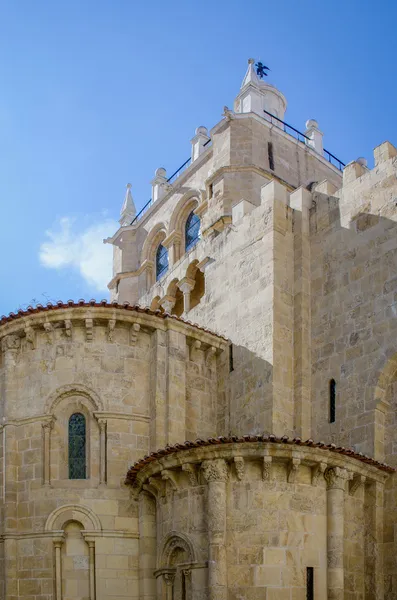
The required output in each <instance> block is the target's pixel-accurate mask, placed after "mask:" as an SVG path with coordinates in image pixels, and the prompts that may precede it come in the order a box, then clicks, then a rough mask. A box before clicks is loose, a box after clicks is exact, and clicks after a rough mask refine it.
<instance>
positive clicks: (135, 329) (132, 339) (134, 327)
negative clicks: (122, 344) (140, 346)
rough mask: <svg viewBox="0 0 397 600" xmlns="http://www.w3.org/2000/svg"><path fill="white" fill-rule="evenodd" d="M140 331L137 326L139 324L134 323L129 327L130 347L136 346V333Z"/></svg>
mask: <svg viewBox="0 0 397 600" xmlns="http://www.w3.org/2000/svg"><path fill="white" fill-rule="evenodd" d="M140 329H141V326H140V325H139V323H134V324H133V325H132V326H131V329H130V344H131V346H135V345H136V342H137V339H138V333H139V331H140Z"/></svg>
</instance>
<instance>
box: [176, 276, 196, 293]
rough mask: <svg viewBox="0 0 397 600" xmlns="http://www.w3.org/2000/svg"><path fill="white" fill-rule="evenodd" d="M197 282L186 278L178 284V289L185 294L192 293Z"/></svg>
mask: <svg viewBox="0 0 397 600" xmlns="http://www.w3.org/2000/svg"><path fill="white" fill-rule="evenodd" d="M195 284H196V282H195V280H194V279H190V277H184V278H183V279H181V280H180V281H179V283H178V287H179V289H180V290H181V292H183V293H184V294H187V293H189V292H191V291H192V289H193V288H194V286H195Z"/></svg>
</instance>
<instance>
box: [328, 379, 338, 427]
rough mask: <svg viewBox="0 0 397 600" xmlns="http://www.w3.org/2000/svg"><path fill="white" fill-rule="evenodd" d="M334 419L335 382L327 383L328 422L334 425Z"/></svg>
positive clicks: (333, 380)
mask: <svg viewBox="0 0 397 600" xmlns="http://www.w3.org/2000/svg"><path fill="white" fill-rule="evenodd" d="M335 419H336V381H335V379H331V381H330V382H329V422H330V423H335Z"/></svg>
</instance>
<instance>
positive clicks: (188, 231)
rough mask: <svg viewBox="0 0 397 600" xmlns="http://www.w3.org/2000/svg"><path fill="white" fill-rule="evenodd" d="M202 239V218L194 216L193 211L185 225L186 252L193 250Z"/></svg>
mask: <svg viewBox="0 0 397 600" xmlns="http://www.w3.org/2000/svg"><path fill="white" fill-rule="evenodd" d="M199 237H200V217H198V216H197V215H195V214H194V212H193V211H192V212H191V213H190V215H189V216H188V218H187V221H186V225H185V240H186V244H185V248H186V252H187V251H188V250H190V248H193V246H195V245H196V244H197V242H198V240H199Z"/></svg>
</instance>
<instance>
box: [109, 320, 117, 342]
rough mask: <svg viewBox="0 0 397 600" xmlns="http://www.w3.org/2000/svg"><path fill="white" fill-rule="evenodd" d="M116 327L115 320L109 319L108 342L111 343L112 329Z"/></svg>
mask: <svg viewBox="0 0 397 600" xmlns="http://www.w3.org/2000/svg"><path fill="white" fill-rule="evenodd" d="M115 327H116V319H110V320H109V322H108V341H109V342H113V333H114V328H115Z"/></svg>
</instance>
